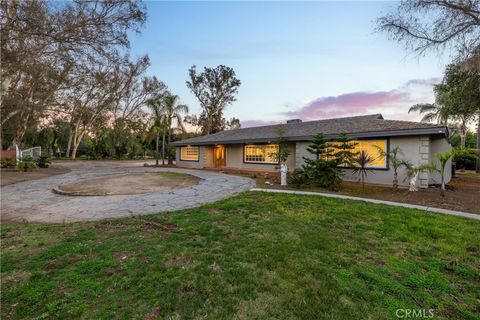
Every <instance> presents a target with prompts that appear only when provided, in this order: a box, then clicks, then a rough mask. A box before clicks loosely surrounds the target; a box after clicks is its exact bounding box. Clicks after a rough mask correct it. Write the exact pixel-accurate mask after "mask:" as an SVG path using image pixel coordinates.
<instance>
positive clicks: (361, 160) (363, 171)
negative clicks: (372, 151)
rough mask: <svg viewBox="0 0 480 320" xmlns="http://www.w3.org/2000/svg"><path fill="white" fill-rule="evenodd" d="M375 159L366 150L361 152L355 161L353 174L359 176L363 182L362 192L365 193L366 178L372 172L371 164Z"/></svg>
mask: <svg viewBox="0 0 480 320" xmlns="http://www.w3.org/2000/svg"><path fill="white" fill-rule="evenodd" d="M373 161H374V159H373V158H372V157H370V155H369V154H368V152H366V151H365V150H362V151H360V152H359V153H358V154H357V156H356V157H355V158H354V159H353V165H354V168H353V170H352V171H353V173H354V174H358V175H359V176H360V178H361V180H362V191H363V192H365V178H366V177H367V175H368V173H369V172H371V171H372V169H371V168H370V163H372V162H373Z"/></svg>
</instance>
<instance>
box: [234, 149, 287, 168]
mask: <svg viewBox="0 0 480 320" xmlns="http://www.w3.org/2000/svg"><path fill="white" fill-rule="evenodd" d="M226 147H227V167H229V168H239V169H254V170H275V169H278V165H276V164H261V163H244V162H243V144H230V145H227V146H226ZM288 150H289V152H290V155H289V156H288V159H287V162H286V164H287V167H289V168H294V167H295V144H294V143H291V144H289V145H288Z"/></svg>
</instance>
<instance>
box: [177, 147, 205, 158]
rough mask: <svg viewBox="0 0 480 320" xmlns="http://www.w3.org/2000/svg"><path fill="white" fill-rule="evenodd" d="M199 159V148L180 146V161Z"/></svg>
mask: <svg viewBox="0 0 480 320" xmlns="http://www.w3.org/2000/svg"><path fill="white" fill-rule="evenodd" d="M199 159H200V150H199V148H198V147H190V146H189V147H181V148H180V160H181V161H198V160H199Z"/></svg>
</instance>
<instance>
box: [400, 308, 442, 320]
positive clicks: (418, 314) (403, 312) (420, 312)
mask: <svg viewBox="0 0 480 320" xmlns="http://www.w3.org/2000/svg"><path fill="white" fill-rule="evenodd" d="M434 311H435V310H434V309H397V311H395V315H396V316H397V318H399V319H415V318H417V319H418V318H433V317H434Z"/></svg>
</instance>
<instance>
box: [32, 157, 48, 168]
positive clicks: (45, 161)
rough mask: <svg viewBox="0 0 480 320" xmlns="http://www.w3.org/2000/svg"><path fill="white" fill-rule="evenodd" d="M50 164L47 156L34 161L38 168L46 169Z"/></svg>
mask: <svg viewBox="0 0 480 320" xmlns="http://www.w3.org/2000/svg"><path fill="white" fill-rule="evenodd" d="M50 163H51V161H50V158H49V157H48V156H40V157H38V158H36V159H35V164H36V165H37V167H39V168H48V166H49V165H50Z"/></svg>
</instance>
